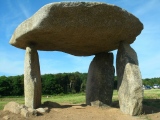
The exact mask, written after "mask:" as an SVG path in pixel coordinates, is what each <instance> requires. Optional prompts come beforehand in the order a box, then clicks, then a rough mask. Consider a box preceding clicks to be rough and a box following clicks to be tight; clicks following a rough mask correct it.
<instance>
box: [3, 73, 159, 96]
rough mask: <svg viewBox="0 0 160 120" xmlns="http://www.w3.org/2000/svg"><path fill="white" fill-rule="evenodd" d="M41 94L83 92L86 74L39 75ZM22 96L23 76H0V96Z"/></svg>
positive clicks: (152, 81)
mask: <svg viewBox="0 0 160 120" xmlns="http://www.w3.org/2000/svg"><path fill="white" fill-rule="evenodd" d="M41 81H42V94H43V95H53V94H61V93H63V94H68V93H78V92H85V89H86V81H87V73H79V72H74V73H58V74H44V75H41ZM143 84H144V85H150V86H153V85H154V84H160V78H151V79H149V78H147V79H144V80H143ZM114 89H117V77H116V76H115V80H114ZM21 95H24V76H23V75H18V76H8V77H6V76H0V96H21Z"/></svg>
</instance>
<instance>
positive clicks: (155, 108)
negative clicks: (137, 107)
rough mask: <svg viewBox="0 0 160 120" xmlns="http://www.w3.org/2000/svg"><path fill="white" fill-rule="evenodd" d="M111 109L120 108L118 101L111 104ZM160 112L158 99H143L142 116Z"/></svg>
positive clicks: (159, 100)
mask: <svg viewBox="0 0 160 120" xmlns="http://www.w3.org/2000/svg"><path fill="white" fill-rule="evenodd" d="M112 107H114V108H120V107H119V101H114V102H112ZM158 112H160V99H144V100H143V110H142V114H153V113H158Z"/></svg>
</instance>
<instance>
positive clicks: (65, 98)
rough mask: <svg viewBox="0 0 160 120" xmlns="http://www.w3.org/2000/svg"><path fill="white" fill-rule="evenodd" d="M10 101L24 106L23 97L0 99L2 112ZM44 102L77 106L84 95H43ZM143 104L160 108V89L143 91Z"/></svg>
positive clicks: (115, 99) (83, 101)
mask: <svg viewBox="0 0 160 120" xmlns="http://www.w3.org/2000/svg"><path fill="white" fill-rule="evenodd" d="M117 100H118V95H117V91H116V90H114V93H113V101H117ZM10 101H15V102H18V103H20V104H24V97H23V96H14V97H12V96H9V97H0V110H2V109H3V107H4V105H5V104H6V103H8V102H10ZM45 101H52V102H57V103H69V104H77V103H81V104H84V103H85V93H78V94H61V95H48V97H47V95H45V96H42V103H43V102H45ZM143 104H145V105H148V106H154V107H158V108H160V89H151V90H144V101H143Z"/></svg>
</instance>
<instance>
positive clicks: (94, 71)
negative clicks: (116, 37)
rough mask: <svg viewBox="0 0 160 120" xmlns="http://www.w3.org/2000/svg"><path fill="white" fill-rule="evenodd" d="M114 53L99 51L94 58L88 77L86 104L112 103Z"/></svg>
mask: <svg viewBox="0 0 160 120" xmlns="http://www.w3.org/2000/svg"><path fill="white" fill-rule="evenodd" d="M114 73H115V70H114V66H113V54H112V53H105V52H104V53H99V54H97V55H95V57H94V59H93V60H92V62H91V64H90V67H89V71H88V77H87V85H86V104H87V105H91V103H93V104H94V102H95V104H96V102H97V101H98V106H101V105H104V104H106V105H111V103H112V95H113V88H114Z"/></svg>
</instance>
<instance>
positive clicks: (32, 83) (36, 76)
mask: <svg viewBox="0 0 160 120" xmlns="http://www.w3.org/2000/svg"><path fill="white" fill-rule="evenodd" d="M24 93H25V105H26V106H27V107H31V108H37V107H39V106H40V105H41V76H40V67H39V57H38V53H37V50H36V49H35V48H34V45H30V46H28V47H26V55H25V67H24Z"/></svg>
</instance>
